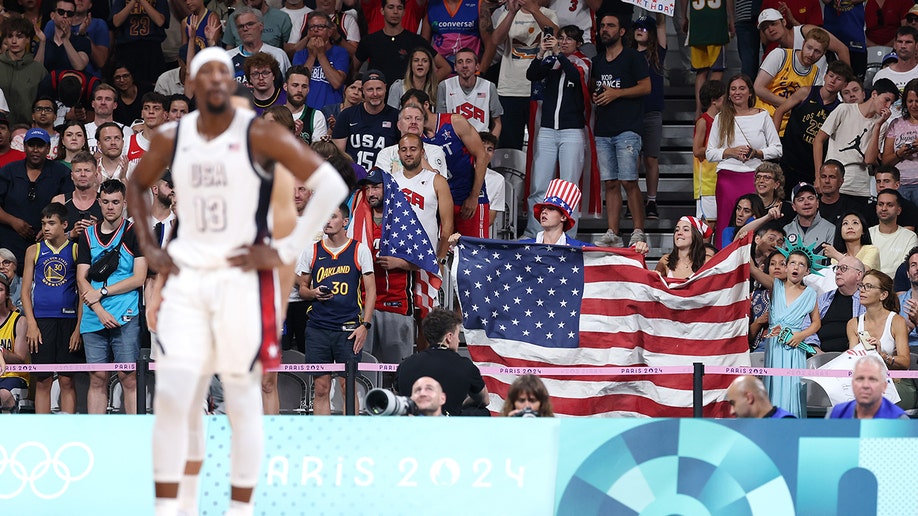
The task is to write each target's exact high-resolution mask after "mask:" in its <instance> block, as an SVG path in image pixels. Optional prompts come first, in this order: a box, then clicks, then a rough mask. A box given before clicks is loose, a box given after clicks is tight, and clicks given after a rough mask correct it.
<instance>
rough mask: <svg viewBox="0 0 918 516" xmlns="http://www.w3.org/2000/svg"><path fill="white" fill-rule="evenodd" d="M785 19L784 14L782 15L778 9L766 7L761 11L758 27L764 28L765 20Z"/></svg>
mask: <svg viewBox="0 0 918 516" xmlns="http://www.w3.org/2000/svg"><path fill="white" fill-rule="evenodd" d="M783 19H784V16H782V15H781V13H780V12H778V10H777V9H764V10H763V11H762V12H761V13H759V23H758V24H757V25H756V27H759V28H762V24H763V23H765V22H771V21H778V20H783Z"/></svg>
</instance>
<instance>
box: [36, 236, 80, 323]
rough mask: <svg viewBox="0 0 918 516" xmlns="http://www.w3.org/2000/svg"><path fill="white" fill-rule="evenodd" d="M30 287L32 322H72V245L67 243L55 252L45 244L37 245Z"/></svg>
mask: <svg viewBox="0 0 918 516" xmlns="http://www.w3.org/2000/svg"><path fill="white" fill-rule="evenodd" d="M32 285H34V287H33V291H32V295H33V296H34V297H33V299H34V300H35V302H34V303H33V305H34V306H33V310H34V312H35V317H36V318H60V319H74V318H76V306H77V293H76V242H72V241H70V240H68V241H67V242H65V243H64V245H62V246H61V247H60V248H59V249H54V248H53V247H51V244H49V243H48V241H47V240H42V241H41V242H38V251H37V252H36V253H35V276H34V278H33V281H32Z"/></svg>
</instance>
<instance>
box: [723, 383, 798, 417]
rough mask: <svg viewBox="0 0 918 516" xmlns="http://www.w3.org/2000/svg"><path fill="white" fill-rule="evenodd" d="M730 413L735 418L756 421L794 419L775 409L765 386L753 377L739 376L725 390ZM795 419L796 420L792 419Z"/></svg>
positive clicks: (783, 411) (788, 413)
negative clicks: (754, 419) (753, 419)
mask: <svg viewBox="0 0 918 516" xmlns="http://www.w3.org/2000/svg"><path fill="white" fill-rule="evenodd" d="M727 401H728V402H729V403H730V411H731V412H732V413H733V415H734V416H736V417H741V418H756V419H784V418H794V415H793V414H791V413H790V412H788V411H786V410H784V409H782V408H781V407H775V406H774V405H772V404H771V401H769V400H768V391H766V390H765V384H763V383H762V380H759V379H758V378H756V377H755V376H740V377H738V378H737V379H736V380H733V383H731V384H730V387H729V388H728V389H727ZM794 419H796V418H794Z"/></svg>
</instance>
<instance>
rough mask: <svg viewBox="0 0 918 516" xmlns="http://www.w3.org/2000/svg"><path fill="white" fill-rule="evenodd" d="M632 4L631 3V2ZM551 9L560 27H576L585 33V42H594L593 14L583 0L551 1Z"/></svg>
mask: <svg viewBox="0 0 918 516" xmlns="http://www.w3.org/2000/svg"><path fill="white" fill-rule="evenodd" d="M629 3H630V2H629ZM548 8H549V9H551V10H552V11H554V12H555V14H557V15H558V27H564V26H565V25H576V26H577V27H579V28H580V29H581V30H582V31H583V42H584V44H586V43H592V42H593V12H592V11H590V8H589V7H588V6H587V4H586V2H584V1H583V0H551V3H550V4H549V6H548Z"/></svg>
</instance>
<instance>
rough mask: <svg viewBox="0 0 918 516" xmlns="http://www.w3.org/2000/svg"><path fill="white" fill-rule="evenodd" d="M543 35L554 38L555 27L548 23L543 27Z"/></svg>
mask: <svg viewBox="0 0 918 516" xmlns="http://www.w3.org/2000/svg"><path fill="white" fill-rule="evenodd" d="M542 37H545V38H553V37H555V29H554V27H552V26H551V25H546V26H544V27H542Z"/></svg>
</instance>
